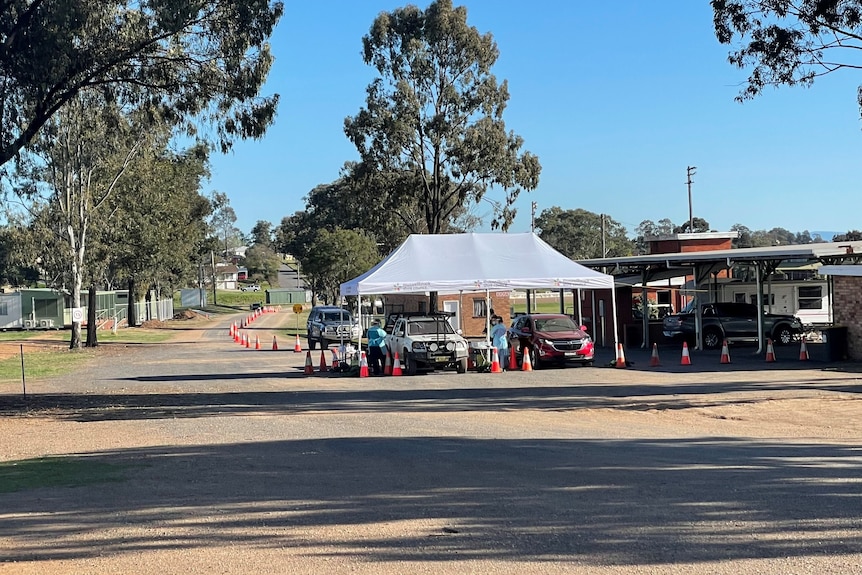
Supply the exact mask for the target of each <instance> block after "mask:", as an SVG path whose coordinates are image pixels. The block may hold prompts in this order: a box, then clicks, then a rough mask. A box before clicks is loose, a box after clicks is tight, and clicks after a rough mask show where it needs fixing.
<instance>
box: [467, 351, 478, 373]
mask: <svg viewBox="0 0 862 575" xmlns="http://www.w3.org/2000/svg"><path fill="white" fill-rule="evenodd" d="M471 369H476V362H475V361H473V354H472V353H468V354H467V370H468V371H469V370H471Z"/></svg>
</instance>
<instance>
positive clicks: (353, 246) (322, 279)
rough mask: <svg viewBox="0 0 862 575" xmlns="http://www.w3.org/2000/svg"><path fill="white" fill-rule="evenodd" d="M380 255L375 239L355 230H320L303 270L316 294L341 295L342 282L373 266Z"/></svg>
mask: <svg viewBox="0 0 862 575" xmlns="http://www.w3.org/2000/svg"><path fill="white" fill-rule="evenodd" d="M378 261H380V256H379V255H378V252H377V246H376V244H375V242H374V239H373V238H371V237H369V236H368V235H366V234H363V233H361V232H357V231H354V230H343V229H340V228H336V229H335V230H333V231H331V232H330V231H329V230H325V229H323V230H318V232H317V233H316V235H315V236H314V239H313V241H312V242H311V244H310V245H309V249H308V253H307V254H306V258H305V259H304V260H303V262H304V263H303V271H304V272H305V275H306V278H307V279H308V280H309V281H310V282H311V285H312V286H313V288H314V291H315V292H316V293H321V294H324V295H325V296H326V297H327V301H329V302H334V301H336V300H337V298H338V294H339V291H340V287H341V284H342V283H343V282H346V281H348V280H350V279H353V278H354V277H356V276H358V275H360V274H362V273H364V272H366V271H368V270H369V269H371V268H372V267H373V266H374V265H375V264H376V263H377V262H378Z"/></svg>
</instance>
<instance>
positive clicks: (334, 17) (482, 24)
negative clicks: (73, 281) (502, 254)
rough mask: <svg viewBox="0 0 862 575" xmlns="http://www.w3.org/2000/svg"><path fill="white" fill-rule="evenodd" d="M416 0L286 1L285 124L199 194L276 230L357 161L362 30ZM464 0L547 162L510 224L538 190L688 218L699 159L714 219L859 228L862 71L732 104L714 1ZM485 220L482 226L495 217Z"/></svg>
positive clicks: (250, 222) (280, 44)
mask: <svg viewBox="0 0 862 575" xmlns="http://www.w3.org/2000/svg"><path fill="white" fill-rule="evenodd" d="M406 3H407V2H397V1H385V0H330V1H328V2H295V1H291V0H288V1H287V2H286V3H285V4H286V6H285V14H284V17H283V18H282V20H281V22H280V23H279V25H278V28H277V30H276V33H275V35H274V37H273V52H274V54H275V57H276V61H275V65H274V67H273V69H272V72H271V74H270V77H269V81H268V83H267V85H266V87H265V92H266V93H272V92H276V93H279V94H280V95H281V103H280V106H279V111H278V116H277V118H276V120H275V124H274V125H273V126H271V127H270V129H269V131H268V133H267V135H266V136H265V138H263V139H262V140H259V141H248V142H239V143H237V145H236V146H235V149H234V150H233V152H232V153H230V154H228V155H225V156H214V157H213V159H212V178H211V180H210V181H209V182H208V183H207V184H206V185H205V188H204V191H205V192H206V193H209V192H210V191H212V190H218V191H221V192H225V193H226V194H227V195H228V196H229V198H230V201H231V205H232V206H233V208H234V210H235V211H236V214H237V218H238V220H237V226H238V227H239V228H240V229H241V230H242V231H243V232H245V233H248V232H249V231H250V230H251V228H252V227H253V226H254V224H255V223H256V222H257V221H258V220H265V221H269V222H271V223H272V224H273V225H278V223H279V222H280V221H281V219H282V218H283V217H285V216H288V215H291V214H293V213H294V212H295V211H297V210H300V209H302V208H303V206H304V201H303V197H304V196H305V195H306V194H307V193H308V192H309V191H310V190H311V189H312V188H313V187H314V186H316V185H318V184H323V183H328V182H331V181H333V180H335V179H337V178H338V175H339V170H340V168H341V166H342V165H343V164H344V162H346V161H352V160H356V159H358V155H357V152H356V150H355V148H354V147H353V146H352V144H350V142H348V140H347V138H346V137H345V136H344V132H343V122H344V118H345V117H346V116H350V115H355V114H356V113H357V112H358V111H359V109H360V108H361V107H362V106H363V105H364V98H365V88H366V86H367V85H368V83H369V82H370V81H371V79H372V78H373V70H372V69H371V68H370V67H368V66H366V65H365V64H364V63H363V62H362V58H361V54H360V51H361V47H362V42H361V39H362V36H363V35H364V34H365V33H367V31H368V29H369V28H370V26H371V23H372V22H373V20H374V18H375V17H376V16H377V14H379V13H380V12H382V11H391V10H392V9H394V8H396V7H399V6H403V5H405V4H406ZM454 4H455V5H465V6H466V7H467V10H468V23H469V24H470V25H472V26H475V27H476V28H477V29H478V30H479V31H480V32H482V33H485V32H491V33H492V34H493V36H494V38H495V40H496V42H497V45H498V48H499V50H500V58H499V60H498V61H497V65H496V66H495V67H494V70H493V72H494V74H495V75H496V77H497V79H498V80H502V79H506V80H508V83H509V92H510V96H511V97H510V101H509V106H508V108H507V109H506V112H505V113H504V120H505V121H506V125H507V128H508V129H509V130H513V131H514V132H515V133H517V134H519V135H521V136H522V137H523V138H524V141H525V146H524V149H527V150H529V151H531V152H533V153H534V154H536V155H538V157H539V160H540V162H541V164H542V175H541V179H540V181H539V187H538V188H537V189H536V190H534V191H533V192H531V193H522V194H521V196H520V198H519V200H518V203H517V207H518V216H517V218H516V220H515V224H514V225H513V227H512V228H511V229H512V231H528V230H529V229H530V202H531V201H535V202H537V204H538V211H539V212H541V211H542V210H543V209H547V208H549V207H551V206H559V207H561V208H563V209H576V208H582V209H585V210H589V211H591V212H595V213H604V214H608V215H609V216H610V217H612V218H613V219H615V220H616V221H618V222H620V223H621V224H623V225H624V226H625V227H626V228H627V229H628V231H629V232H630V233H631V232H633V231H634V229H635V228H636V227H637V225H638V224H639V223H640V222H641V221H643V220H647V219H649V220H653V221H658V220H660V219H662V218H670V219H671V220H672V221H673V222H674V223H676V224H680V223H682V222H684V221H687V220H688V195H687V191H686V185H685V180H686V167H687V166H696V167H697V174H696V175H695V177H694V184H693V186H692V197H693V200H692V203H693V211H694V215H695V216H696V217H702V218H704V219H706V220H707V221H708V222H709V223H710V225H711V227H712V228H713V229H717V230H720V231H726V230H728V229H729V228H730V226H731V225H733V224H735V223H741V224H743V225H746V226H748V227H749V228H751V229H753V230H759V229H771V228H773V227H782V228H786V229H788V230H790V231H793V232H799V231H802V230H806V229H807V230H809V231H812V232H814V231H836V232H844V231H847V230H850V229H859V228H862V221H860V217H859V215H858V214H859V209H858V207H859V190H860V182H862V178H860V176H862V163H860V161H859V158H860V152H862V129H860V128H862V126H860V121H859V118H860V113H859V108H858V105H857V102H856V89H857V86H858V85H859V84H860V83H862V75H858V76H854V75H853V74H852V73H841V74H837V75H832V76H828V77H825V78H821V79H819V80H818V81H817V82H816V83H815V84H814V86H813V87H812V88H810V89H804V88H786V87H784V88H780V89H768V90H767V91H766V92H765V93H764V94H763V95H761V96H760V97H759V98H757V99H755V100H752V101H748V102H745V103H743V104H740V103H737V102H735V101H734V97H735V96H736V95H737V93H738V92H739V89H740V85H741V83H742V82H743V81H744V80H745V78H746V77H747V73H746V72H745V71H743V70H739V69H737V68H734V67H732V66H731V65H730V64H728V63H727V53H728V47H727V46H722V45H720V44H719V43H718V41H717V40H716V39H715V36H714V34H713V31H712V11H711V9H710V7H709V2H708V1H707V0H698V1H692V0H668V1H664V2H643V0H619V1H617V2H584V1H575V2H561V1H559V0H534V1H533V2H530V3H525V2H516V1H514V0H470V1H464V2H458V1H457V0H455V1H454ZM417 5H419V6H420V7H422V8H424V7H426V6H427V5H428V3H427V2H418V3H417ZM492 197H494V198H495V199H500V198H501V197H502V196H501V195H499V193H498V194H497V195H493V196H492ZM487 212H488V210H487V208H484V207H480V208H478V210H477V213H479V214H485V213H487ZM477 231H490V227H489V226H488V223H487V218H486V223H485V226H484V227H483V228H481V229H479V230H477Z"/></svg>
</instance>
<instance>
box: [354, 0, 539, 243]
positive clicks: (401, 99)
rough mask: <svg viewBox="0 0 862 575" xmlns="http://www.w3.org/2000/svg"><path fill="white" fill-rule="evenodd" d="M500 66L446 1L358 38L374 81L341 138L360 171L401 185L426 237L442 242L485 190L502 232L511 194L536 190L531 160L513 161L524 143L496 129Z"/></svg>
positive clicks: (502, 91) (381, 21) (407, 12)
mask: <svg viewBox="0 0 862 575" xmlns="http://www.w3.org/2000/svg"><path fill="white" fill-rule="evenodd" d="M498 56H499V51H498V48H497V44H496V42H495V41H494V39H493V37H492V36H491V34H480V33H479V31H478V30H477V29H476V28H475V27H472V26H469V25H468V24H467V10H466V8H464V7H463V6H461V7H457V8H453V6H452V3H451V1H450V0H436V1H434V2H432V3H431V4H430V5H429V6H428V8H427V9H426V10H421V9H419V8H417V7H415V6H405V7H403V8H398V9H395V10H393V11H392V12H384V13H381V14H380V15H379V16H378V17H377V18H376V19H375V20H374V23H373V24H372V26H371V29H370V31H369V32H368V34H367V35H366V36H364V37H363V59H364V61H365V63H366V64H368V65H371V66H373V67H374V68H375V70H376V71H377V74H378V76H377V78H375V79H374V80H373V81H372V83H371V84H370V85H369V86H368V89H367V98H366V102H365V107H364V108H362V109H360V111H359V113H358V114H357V115H356V116H353V117H348V118H347V119H345V122H344V130H345V134H346V135H347V137H348V138H349V139H350V140H351V141H352V142H353V144H354V145H355V146H356V148H357V150H358V151H359V154H360V156H361V158H362V162H363V164H364V165H365V166H366V168H367V169H369V170H372V171H374V172H377V173H378V174H379V175H380V176H381V177H384V178H386V177H390V176H393V175H394V176H395V177H398V178H402V177H405V176H406V182H404V183H405V184H406V185H400V186H399V187H398V189H399V190H400V191H402V192H407V193H409V195H410V196H412V199H413V200H414V203H415V205H416V206H417V207H418V209H419V210H420V212H419V213H420V214H421V216H422V219H423V220H424V226H423V228H424V229H423V231H425V232H426V233H432V234H436V233H444V232H445V230H446V228H447V225H448V224H449V223H450V222H452V221H453V220H456V219H457V217H458V216H460V215H462V213H463V209H464V206H466V205H470V204H473V205H475V204H478V203H479V202H481V201H482V200H483V199H489V198H486V194H487V193H488V192H489V191H490V190H491V189H497V190H501V191H502V193H503V196H504V197H503V199H502V201H493V200H492V201H490V202H489V205H491V206H493V217H492V220H491V226H492V228H493V229H497V228H500V229H502V230H504V231H505V230H507V229H508V227H509V226H510V224H511V223H512V221H513V219H514V217H515V215H516V210H515V209H514V207H513V205H514V203H515V200H516V199H517V197H518V195H519V193H520V192H521V191H522V190H527V191H531V190H533V189H535V188H536V186H537V185H538V181H539V173H540V171H541V167H540V165H539V160H538V158H537V157H536V156H535V155H533V154H531V153H529V152H525V151H521V149H522V147H523V143H524V142H523V139H522V138H521V137H520V136H517V135H516V134H514V133H513V132H511V131H507V129H506V125H505V122H504V121H503V111H504V110H505V108H506V104H507V102H508V100H509V91H508V88H507V84H506V82H505V81H503V82H502V83H498V82H497V79H496V78H495V76H494V75H493V74H492V73H491V69H492V67H493V65H494V64H495V62H496V61H497V58H498ZM375 197H377V198H380V195H379V191H370V192H369V193H367V194H366V195H365V198H366V200H367V201H374V198H375ZM380 199H382V200H383V201H384V202H385V203H386V204H387V205H388V206H390V207H391V208H393V210H397V209H398V207H399V205H400V202H393V201H388V198H386V197H385V196H384V197H383V198H380ZM398 199H399V200H403V198H398ZM406 203H407V205H410V203H409V201H407V202H406Z"/></svg>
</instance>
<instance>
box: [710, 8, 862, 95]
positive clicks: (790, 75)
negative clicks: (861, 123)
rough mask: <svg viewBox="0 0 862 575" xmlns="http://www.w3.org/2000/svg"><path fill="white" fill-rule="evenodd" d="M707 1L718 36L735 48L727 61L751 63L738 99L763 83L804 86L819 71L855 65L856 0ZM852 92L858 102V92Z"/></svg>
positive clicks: (859, 26)
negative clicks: (856, 96) (749, 71)
mask: <svg viewBox="0 0 862 575" xmlns="http://www.w3.org/2000/svg"><path fill="white" fill-rule="evenodd" d="M711 4H712V9H713V12H714V23H715V35H716V37H717V38H718V41H719V42H721V43H722V44H734V45H735V47H736V49H735V50H733V51H732V52H730V55H729V57H728V60H729V62H730V63H731V64H733V65H734V66H737V67H739V68H743V69H746V68H751V73H750V75H749V77H748V81H747V83H746V84H745V85H744V87H743V89H742V91H741V92H740V94H739V96H738V98H737V99H738V100H747V99H750V98H754V97H756V96H757V95H759V94H760V93H761V92H762V91H763V89H764V88H765V87H767V86H796V85H801V86H810V85H812V84H813V83H814V80H815V79H816V78H817V77H819V76H824V75H826V74H829V73H831V72H834V71H836V70H841V69H843V68H849V69H858V67H859V66H858V64H857V63H856V54H857V53H858V51H859V50H860V49H862V1H860V0H712V3H711ZM842 60H843V61H842ZM858 97H859V104H860V106H862V91H859V92H858Z"/></svg>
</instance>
